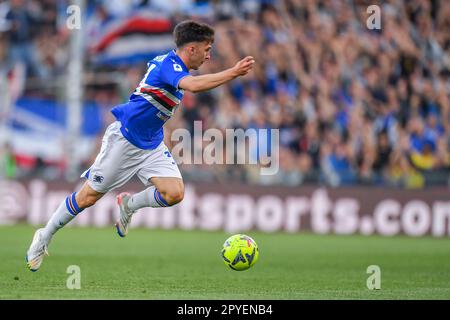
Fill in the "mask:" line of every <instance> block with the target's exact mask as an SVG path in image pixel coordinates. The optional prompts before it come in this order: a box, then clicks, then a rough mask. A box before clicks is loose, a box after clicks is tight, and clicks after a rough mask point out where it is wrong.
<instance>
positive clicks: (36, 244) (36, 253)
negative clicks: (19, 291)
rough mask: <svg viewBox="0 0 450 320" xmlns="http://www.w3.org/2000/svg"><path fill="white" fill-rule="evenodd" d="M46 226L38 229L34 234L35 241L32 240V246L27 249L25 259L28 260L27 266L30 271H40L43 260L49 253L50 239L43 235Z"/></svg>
mask: <svg viewBox="0 0 450 320" xmlns="http://www.w3.org/2000/svg"><path fill="white" fill-rule="evenodd" d="M43 230H44V228H41V229H38V230H36V232H35V233H34V236H33V241H32V242H31V245H30V248H29V249H28V251H27V255H26V257H25V259H26V260H27V267H28V268H29V269H30V271H33V272H35V271H38V270H39V267H40V266H41V263H42V260H44V256H45V255H47V256H48V255H49V254H48V250H47V249H48V245H49V243H50V241H49V240H46V239H44V237H43V236H42V231H43Z"/></svg>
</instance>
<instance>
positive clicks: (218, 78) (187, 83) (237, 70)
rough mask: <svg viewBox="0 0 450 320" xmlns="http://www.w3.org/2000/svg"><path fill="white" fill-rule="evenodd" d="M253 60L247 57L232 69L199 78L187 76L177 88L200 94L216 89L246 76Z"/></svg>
mask: <svg viewBox="0 0 450 320" xmlns="http://www.w3.org/2000/svg"><path fill="white" fill-rule="evenodd" d="M254 63H255V60H254V59H253V57H252V56H247V57H245V58H244V59H242V60H241V61H239V62H238V63H236V65H235V66H234V67H232V68H229V69H226V70H224V71H221V72H218V73H211V74H204V75H201V76H187V77H184V78H183V79H181V80H180V83H179V84H178V87H179V88H181V89H184V90H187V91H191V92H200V91H205V90H209V89H213V88H215V87H218V86H220V85H222V84H224V83H226V82H228V81H231V80H233V79H234V78H237V77H239V76H244V75H246V74H247V73H248V72H249V71H250V70H251V69H252V68H253V64H254Z"/></svg>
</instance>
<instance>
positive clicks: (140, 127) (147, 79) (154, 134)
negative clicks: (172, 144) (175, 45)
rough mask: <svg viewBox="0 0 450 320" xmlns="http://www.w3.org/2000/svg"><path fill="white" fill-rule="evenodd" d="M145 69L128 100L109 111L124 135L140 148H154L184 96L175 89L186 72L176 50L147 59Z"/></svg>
mask: <svg viewBox="0 0 450 320" xmlns="http://www.w3.org/2000/svg"><path fill="white" fill-rule="evenodd" d="M147 66H148V69H147V72H146V73H145V76H144V78H143V79H142V81H141V82H140V83H139V86H138V87H137V88H136V90H135V91H134V92H133V93H132V94H131V96H130V99H129V101H128V102H127V103H124V104H121V105H118V106H116V107H114V108H113V109H112V110H111V112H112V114H113V115H114V116H115V117H116V119H117V120H118V121H120V122H121V124H122V127H121V129H120V130H121V131H122V134H123V136H124V137H125V138H126V139H127V140H128V141H129V142H131V143H132V144H133V145H135V146H136V147H138V148H141V149H155V148H156V147H158V145H159V144H160V143H161V142H162V141H163V139H164V130H163V125H164V123H165V122H166V121H167V120H169V119H170V117H171V116H172V115H173V113H174V112H175V110H176V109H177V108H178V106H179V104H180V101H181V99H182V98H183V93H184V90H182V89H179V88H178V83H179V82H180V80H181V79H182V78H184V77H185V76H188V75H189V70H188V69H187V67H186V66H185V64H184V63H183V61H182V60H181V59H180V57H178V56H177V55H176V54H175V50H172V51H170V52H169V53H167V54H165V55H161V56H158V57H155V58H154V59H153V60H151V61H149V62H148V64H147Z"/></svg>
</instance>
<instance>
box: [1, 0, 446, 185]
mask: <svg viewBox="0 0 450 320" xmlns="http://www.w3.org/2000/svg"><path fill="white" fill-rule="evenodd" d="M58 4H60V2H59V1H56V0H41V1H26V0H12V1H8V2H2V3H0V16H1V13H2V11H4V12H5V13H4V14H5V16H6V17H7V19H6V20H4V21H6V22H8V23H9V25H8V24H7V23H3V24H0V34H1V36H0V74H5V71H6V72H8V70H10V69H11V68H13V67H14V66H15V65H16V64H14V61H17V60H20V61H25V66H26V68H25V71H24V73H25V74H26V78H27V79H28V78H32V77H34V78H38V79H51V78H52V77H54V76H56V75H58V74H61V73H62V72H64V71H65V69H64V67H65V65H66V63H67V61H66V59H67V55H66V54H65V51H67V32H65V31H63V30H64V28H63V27H58V26H59V25H60V24H61V22H59V21H58V10H59V9H58ZM371 4H378V5H379V7H380V9H381V29H379V30H377V29H375V30H371V29H369V28H368V27H367V25H366V21H367V19H368V18H369V16H370V15H371V13H368V12H367V11H366V10H367V7H368V6H369V5H371ZM88 5H90V6H93V7H94V8H95V12H96V13H95V14H93V15H92V16H91V19H90V21H89V25H90V26H91V27H93V26H96V25H98V24H101V22H102V21H103V20H105V19H120V18H121V17H123V16H126V15H130V14H133V12H136V10H141V9H142V8H144V7H146V8H152V9H154V10H157V11H158V12H161V13H164V14H165V15H167V16H169V17H170V18H171V19H172V20H173V23H174V24H175V23H177V22H179V21H181V20H184V19H186V18H194V19H199V20H202V21H205V22H208V23H210V24H211V25H212V26H213V27H214V28H215V30H216V36H215V43H214V49H213V52H212V60H211V61H210V62H207V63H205V64H204V65H203V66H202V67H201V69H200V73H210V72H218V71H220V70H223V69H224V68H228V67H230V66H233V65H234V64H235V63H236V62H237V61H238V60H239V59H240V58H242V57H243V56H246V55H252V56H253V57H255V60H256V64H255V69H254V71H253V72H252V73H250V74H249V75H247V76H245V77H243V78H240V79H237V80H235V81H233V82H231V83H230V84H228V85H225V86H222V87H219V88H217V89H214V90H212V91H210V92H205V93H200V94H195V95H194V94H190V93H187V94H186V95H185V98H184V100H183V105H182V107H181V108H179V110H178V111H177V113H176V116H175V117H174V118H173V119H172V120H170V121H169V122H168V123H167V124H166V139H167V138H168V137H170V133H171V132H172V131H173V130H174V129H176V128H188V129H189V130H191V131H192V130H193V123H194V121H195V120H200V121H202V126H203V130H206V129H208V128H219V129H225V128H243V129H248V128H256V129H264V128H278V129H279V130H280V154H279V158H280V170H279V172H278V174H276V175H271V176H264V175H261V174H260V167H259V166H258V165H184V164H183V165H181V166H180V168H181V171H182V173H183V176H184V177H185V179H187V180H203V181H216V182H228V181H235V182H236V181H243V182H244V181H245V182H247V183H251V184H263V185H277V184H284V185H290V186H297V185H301V184H304V183H321V184H326V185H331V186H339V185H353V184H376V185H385V186H400V187H406V188H420V187H423V186H425V185H433V184H448V178H449V176H448V173H449V168H450V153H449V150H450V123H449V120H450V113H449V109H450V2H448V1H445V0H434V1H429V0H411V1H398V0H390V1H379V2H378V3H377V1H356V0H354V1H350V0H348V1H347V0H323V1H313V0H280V1H276V0H273V1H264V0H230V1H194V0H183V1H175V0H174V1H160V0H156V1H152V0H147V1H146V0H135V1H113V0H109V1H108V0H104V1H96V2H92V3H91V2H89V1H88ZM36 25H39V28H36V27H35V26H36ZM30 46H32V48H31V47H30ZM95 71H96V70H94V69H89V64H87V67H86V74H90V73H94V72H95ZM103 71H104V70H103ZM108 71H114V72H119V74H121V75H122V79H123V80H122V82H121V85H119V86H115V85H114V86H113V85H111V86H109V85H106V86H94V87H92V88H90V89H88V90H87V91H86V92H87V95H88V96H90V97H91V98H93V99H95V100H96V101H98V102H99V104H100V105H102V106H103V108H104V109H105V119H104V122H105V123H104V125H105V126H106V125H107V124H108V123H109V122H110V121H112V120H113V119H112V116H111V115H109V114H108V111H109V109H110V108H111V107H113V106H114V105H115V104H117V103H121V102H123V101H125V100H126V99H127V98H128V95H129V94H130V93H131V92H132V91H133V90H134V88H135V86H136V85H137V84H138V83H139V81H140V80H141V78H142V76H143V74H144V71H145V63H143V64H141V65H133V66H129V67H123V66H122V67H118V68H117V69H115V70H114V69H112V70H111V69H109V70H108ZM2 76H3V75H2ZM11 81H12V80H11ZM19 82H20V81H19ZM17 88H18V89H17V90H16V91H17V92H18V94H21V93H22V92H23V88H22V89H20V88H21V87H20V84H19V85H17ZM101 134H103V133H101ZM166 142H167V143H168V144H171V143H170V141H166ZM97 151H98V150H95V154H96V152H97ZM95 154H93V156H95ZM91 160H92V159H87V160H86V163H89V161H91ZM0 162H1V161H0ZM0 166H1V165H0Z"/></svg>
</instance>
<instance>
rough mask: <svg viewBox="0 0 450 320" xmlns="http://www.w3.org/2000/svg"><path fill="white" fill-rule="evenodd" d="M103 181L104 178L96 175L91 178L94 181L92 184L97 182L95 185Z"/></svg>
mask: <svg viewBox="0 0 450 320" xmlns="http://www.w3.org/2000/svg"><path fill="white" fill-rule="evenodd" d="M104 179H105V178H103V176H98V175H94V177H93V178H92V180H94V182H97V183H102V182H103V180H104Z"/></svg>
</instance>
